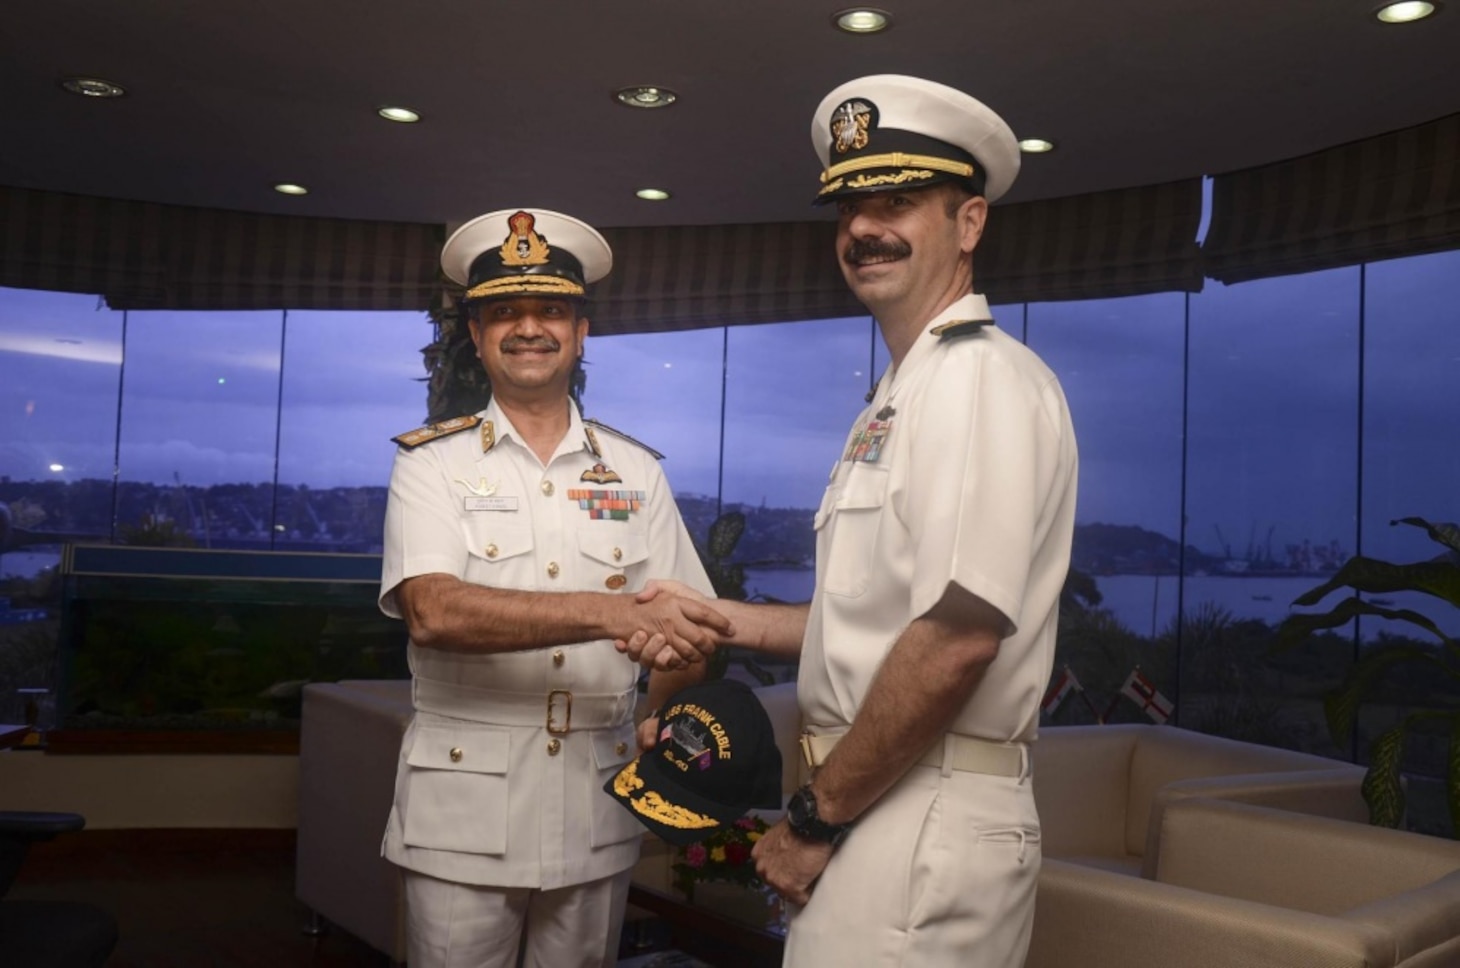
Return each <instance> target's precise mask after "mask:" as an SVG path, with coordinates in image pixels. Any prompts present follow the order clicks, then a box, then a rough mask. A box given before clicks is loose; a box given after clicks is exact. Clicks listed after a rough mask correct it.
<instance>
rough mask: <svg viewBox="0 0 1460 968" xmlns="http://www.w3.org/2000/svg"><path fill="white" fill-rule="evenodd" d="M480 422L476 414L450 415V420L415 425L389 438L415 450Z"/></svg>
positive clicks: (468, 428) (408, 448)
mask: <svg viewBox="0 0 1460 968" xmlns="http://www.w3.org/2000/svg"><path fill="white" fill-rule="evenodd" d="M481 422H482V418H481V417H478V416H477V415H476V414H472V415H470V416H466V417H452V418H451V419H450V420H442V421H440V422H439V423H433V424H426V426H424V427H417V428H416V429H415V430H409V431H406V432H405V433H403V434H398V435H397V436H395V437H392V438H390V439H391V440H393V441H395V442H396V443H397V444H400V445H401V446H402V447H404V448H405V449H406V450H415V449H416V448H417V447H419V446H421V445H422V444H425V443H430V442H431V441H433V440H439V439H440V438H442V437H450V436H451V435H452V434H457V433H461V431H463V430H470V429H471V428H473V427H475V426H476V425H477V424H479V423H481Z"/></svg>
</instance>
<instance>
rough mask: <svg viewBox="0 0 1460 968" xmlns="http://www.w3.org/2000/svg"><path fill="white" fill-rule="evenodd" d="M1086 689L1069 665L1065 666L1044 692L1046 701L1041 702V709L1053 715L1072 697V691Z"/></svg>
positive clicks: (1047, 714)
mask: <svg viewBox="0 0 1460 968" xmlns="http://www.w3.org/2000/svg"><path fill="white" fill-rule="evenodd" d="M1084 691H1085V690H1084V687H1082V686H1081V685H1080V680H1078V679H1076V678H1075V674H1074V673H1073V672H1071V671H1070V667H1069V666H1065V667H1064V669H1062V670H1061V671H1060V674H1059V676H1058V677H1056V679H1055V680H1054V682H1053V683H1051V684H1050V687H1049V691H1048V692H1046V693H1045V694H1044V701H1043V702H1041V703H1040V704H1039V709H1040V711H1041V712H1043V713H1044V714H1045V715H1046V716H1053V715H1054V712H1055V710H1057V709H1059V708H1060V706H1062V705H1064V701H1065V700H1066V699H1068V698H1069V697H1070V693H1072V692H1084Z"/></svg>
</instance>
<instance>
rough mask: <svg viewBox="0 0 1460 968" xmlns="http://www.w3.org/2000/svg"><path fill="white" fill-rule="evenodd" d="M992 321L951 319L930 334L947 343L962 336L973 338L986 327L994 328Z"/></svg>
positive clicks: (931, 330)
mask: <svg viewBox="0 0 1460 968" xmlns="http://www.w3.org/2000/svg"><path fill="white" fill-rule="evenodd" d="M993 324H994V321H993V320H992V319H950V320H949V321H948V322H946V323H943V324H942V325H940V326H934V327H933V328H932V329H930V330H929V331H928V332H930V333H932V334H933V335H934V336H936V337H938V341H939V342H941V343H946V342H948V341H949V340H954V339H958V338H959V337H960V336H972V335H973V334H974V333H977V332H979V331H980V330H982V329H983V328H984V327H985V326H992V325H993Z"/></svg>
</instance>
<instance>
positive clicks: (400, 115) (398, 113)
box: [375, 107, 421, 124]
mask: <svg viewBox="0 0 1460 968" xmlns="http://www.w3.org/2000/svg"><path fill="white" fill-rule="evenodd" d="M375 113H376V114H378V115H380V116H381V117H382V118H384V119H385V120H387V121H399V122H400V123H401V124H415V123H416V122H417V121H419V120H421V116H420V115H419V114H417V113H416V112H414V111H412V110H411V109H410V108H402V107H383V108H381V109H380V110H379V111H376V112H375Z"/></svg>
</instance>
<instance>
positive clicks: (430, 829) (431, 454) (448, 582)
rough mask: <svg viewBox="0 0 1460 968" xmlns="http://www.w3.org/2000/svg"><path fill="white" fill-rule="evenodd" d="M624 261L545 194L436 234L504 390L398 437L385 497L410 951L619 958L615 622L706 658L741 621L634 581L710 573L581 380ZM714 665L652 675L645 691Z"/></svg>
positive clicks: (663, 495) (621, 838) (453, 959)
mask: <svg viewBox="0 0 1460 968" xmlns="http://www.w3.org/2000/svg"><path fill="white" fill-rule="evenodd" d="M611 259H612V256H611V253H610V251H609V247H608V245H607V243H605V242H604V240H603V238H602V237H601V236H600V235H599V234H598V233H597V232H596V231H594V230H593V229H592V228H591V227H589V226H588V225H586V224H584V223H582V222H580V221H578V220H577V219H573V218H570V217H568V216H566V215H560V214H558V213H555V212H549V211H545V210H542V209H522V210H515V209H507V210H504V211H499V212H492V213H490V214H487V215H483V216H481V217H479V218H476V219H473V220H472V221H470V222H468V223H466V224H465V225H463V226H462V227H461V228H460V229H459V230H458V231H457V232H455V233H454V234H453V235H452V236H451V238H450V239H449V240H448V241H447V243H446V246H445V249H444V250H443V252H442V256H441V262H442V267H443V269H444V270H445V271H446V274H447V275H448V276H450V277H451V278H452V279H453V280H455V281H457V282H458V283H460V284H462V285H464V286H465V287H466V296H465V302H466V305H467V306H468V307H469V313H470V330H471V337H472V341H473V342H474V344H475V346H476V351H477V356H478V357H479V358H480V360H481V365H482V366H483V367H484V368H485V370H486V373H487V376H488V377H489V379H490V381H491V400H490V402H489V403H488V404H487V406H486V408H485V409H484V410H481V411H480V412H478V413H476V414H472V415H463V416H460V417H456V418H453V419H451V420H446V421H443V422H438V423H436V424H432V425H429V426H427V427H423V428H421V429H419V430H416V431H411V432H410V433H406V434H402V435H401V436H400V437H397V438H396V440H397V442H398V443H399V444H400V449H399V450H398V452H397V454H396V459H395V466H394V469H393V470H392V473H391V480H390V496H389V501H388V504H387V507H386V521H385V550H384V568H383V576H382V581H381V594H380V605H381V608H382V609H383V610H384V611H385V612H386V613H387V614H390V615H393V616H398V617H401V618H404V619H405V621H406V624H407V626H408V628H409V632H410V647H409V657H410V665H411V672H412V676H413V695H414V702H415V716H414V719H413V721H412V723H411V725H410V727H409V729H408V730H407V732H406V734H405V737H404V740H403V743H402V747H401V756H400V765H399V769H398V774H397V780H396V792H395V802H394V806H393V808H392V810H391V813H390V819H389V821H388V824H387V828H386V832H385V840H384V846H383V853H384V855H385V857H387V858H388V859H389V860H391V861H392V862H394V863H396V864H398V865H400V866H401V867H402V868H404V876H405V884H406V902H407V919H408V920H407V938H408V949H409V962H410V965H411V968H433V966H434V968H495V966H503V968H510V966H513V965H515V964H516V963H517V959H518V949H519V945H520V946H521V947H522V949H523V951H522V957H523V962H524V964H526V965H527V966H538V968H575V966H577V968H589V966H593V968H597V966H599V965H603V964H612V963H613V960H614V956H615V955H616V951H617V940H618V927H619V923H620V921H621V920H622V915H623V910H624V904H625V899H626V896H627V891H628V876H629V869H630V868H631V867H632V865H633V864H634V862H635V860H636V859H637V857H638V851H639V841H640V837H641V834H642V828H641V827H640V826H639V825H638V824H637V823H636V822H635V821H634V819H633V817H632V816H630V815H629V814H628V813H627V812H625V811H624V810H622V809H621V808H620V807H619V806H618V805H617V804H616V803H614V801H613V800H612V799H611V798H610V797H609V796H608V795H607V794H605V793H604V792H603V789H602V788H603V784H604V781H605V780H606V779H607V778H609V777H611V776H613V774H614V773H615V772H617V771H618V769H619V768H620V767H622V766H623V765H624V764H625V763H627V762H628V761H629V760H631V759H633V757H634V755H635V754H636V752H637V747H636V744H635V742H634V726H633V722H632V716H633V712H634V708H635V699H636V692H635V681H636V678H637V673H638V667H637V666H635V665H634V664H633V663H631V662H628V661H626V660H625V659H624V657H623V656H621V655H619V654H618V653H617V652H615V651H614V648H613V645H612V640H613V639H615V638H624V637H627V636H629V635H632V634H633V632H635V631H637V630H641V629H642V630H653V631H655V632H657V633H659V634H660V635H662V636H666V637H668V638H669V639H670V640H671V641H672V642H674V643H675V644H676V645H677V646H678V647H679V649H680V650H681V651H682V652H684V653H686V654H689V653H694V654H695V655H696V657H697V656H698V653H699V651H700V650H702V649H704V648H706V647H708V646H709V644H710V643H712V642H713V640H714V638H715V636H716V635H719V634H723V633H725V632H727V631H728V630H729V624H728V622H726V621H725V619H724V618H723V617H722V616H721V615H720V614H719V613H718V612H716V611H714V610H713V609H712V608H710V607H709V606H708V605H706V604H703V603H701V602H690V601H687V600H684V599H674V600H671V599H669V598H667V597H666V598H664V599H661V600H659V601H657V602H648V603H640V602H637V601H636V600H635V598H634V597H633V595H632V594H629V593H632V592H635V591H637V590H639V589H640V588H642V587H643V586H644V583H645V582H646V581H647V580H648V579H650V578H655V577H674V578H676V579H678V580H679V581H682V582H685V583H687V584H688V585H690V586H691V587H693V588H696V589H698V590H699V591H700V592H702V593H705V594H709V593H710V585H709V581H708V580H707V578H706V577H705V572H704V569H703V568H702V567H701V565H700V561H699V558H698V556H697V554H696V552H695V549H694V546H693V544H692V543H691V541H690V538H689V535H688V534H687V533H686V531H685V528H684V524H683V522H682V521H681V519H680V516H679V512H678V509H677V508H676V506H675V503H674V499H673V497H672V495H671V493H670V490H669V487H668V484H667V483H666V481H665V478H664V475H663V473H662V472H661V471H660V469H659V466H658V463H657V458H658V456H659V455H658V454H655V453H654V452H652V451H650V450H648V449H647V448H646V447H644V446H643V445H641V444H639V443H637V442H635V441H632V440H631V439H629V438H627V437H624V436H622V435H620V434H619V433H618V432H616V431H613V430H610V429H609V428H607V427H603V426H602V425H596V424H594V423H592V422H588V421H585V420H583V418H582V416H581V414H580V413H579V410H578V407H577V406H576V405H575V403H574V402H573V400H572V399H571V398H570V394H569V387H570V380H571V377H572V374H573V372H574V370H575V368H576V367H577V366H578V365H579V361H580V359H581V356H582V353H583V343H584V338H585V337H586V335H587V332H588V319H587V318H586V317H585V316H584V315H583V312H582V306H583V300H584V298H585V294H586V287H587V285H588V284H590V283H592V282H595V281H597V280H598V279H600V278H602V277H603V276H604V275H606V274H607V273H608V271H609V268H610V265H611ZM703 668H704V667H703V665H699V666H690V667H689V668H688V669H684V670H681V671H677V672H672V673H666V672H663V671H658V672H655V673H654V674H653V675H651V677H650V690H649V691H650V694H649V697H648V701H649V703H650V708H657V705H658V704H659V703H661V702H663V700H664V699H665V698H667V697H668V696H669V695H671V694H672V693H673V692H674V691H675V690H676V689H678V688H679V687H681V686H683V685H685V684H688V683H689V682H692V681H694V680H695V679H697V678H699V674H700V673H699V670H702V669H703Z"/></svg>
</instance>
